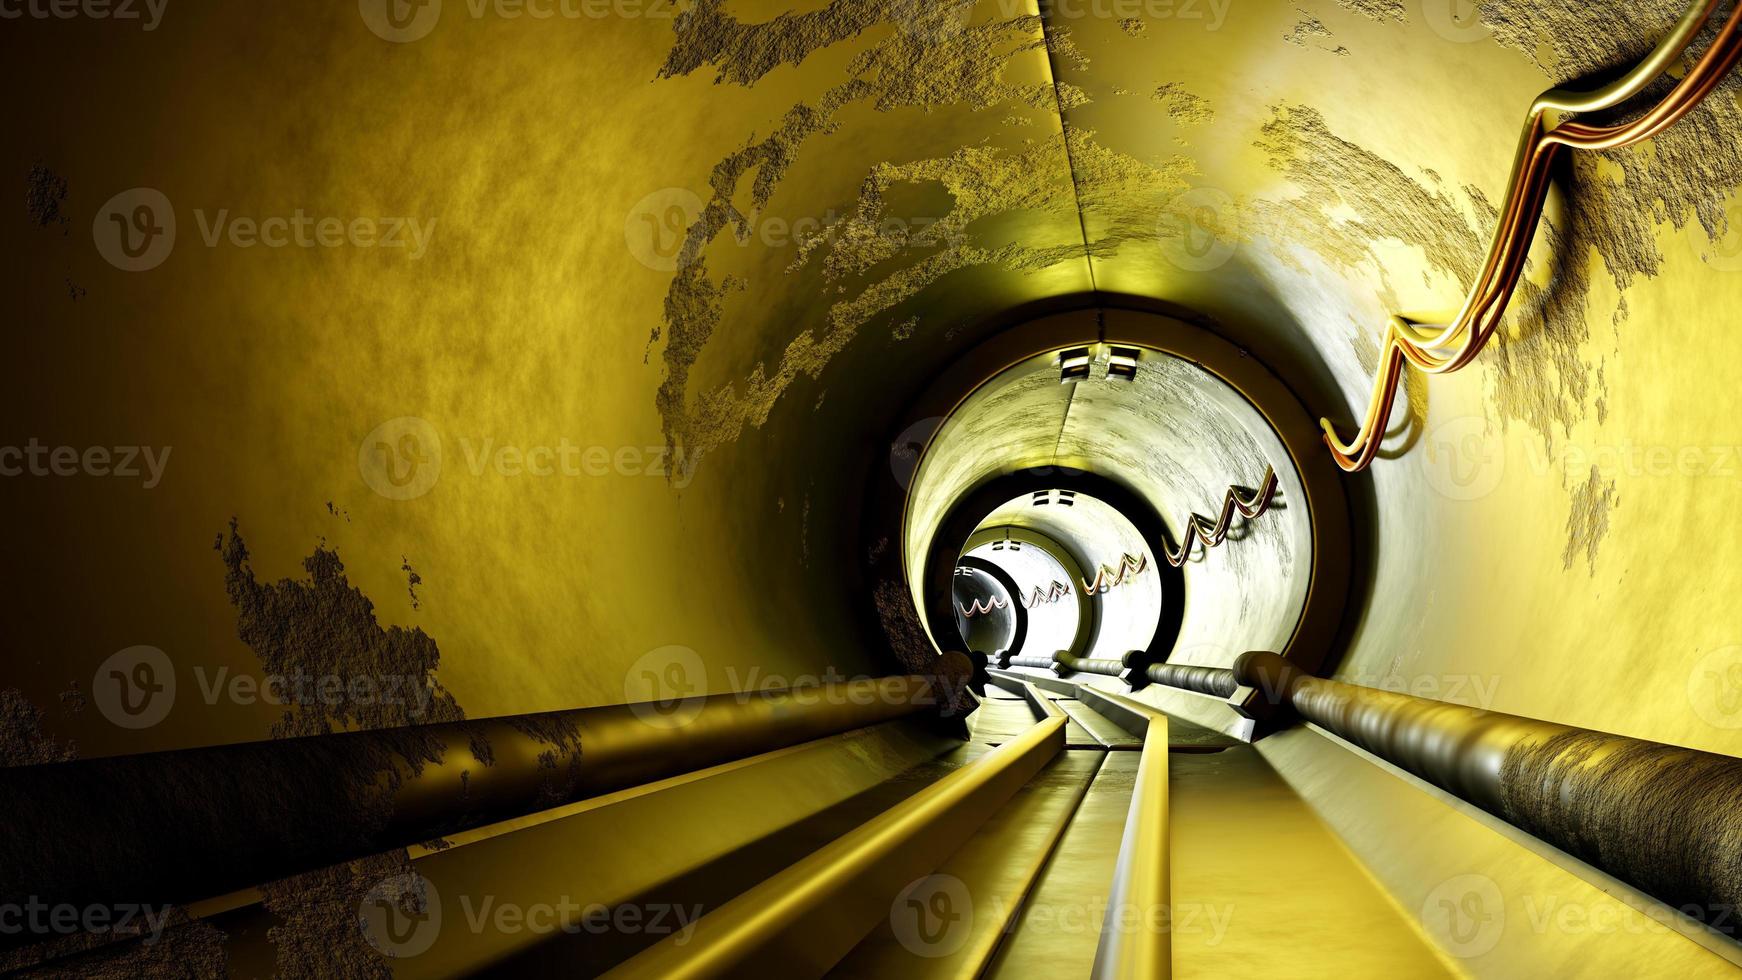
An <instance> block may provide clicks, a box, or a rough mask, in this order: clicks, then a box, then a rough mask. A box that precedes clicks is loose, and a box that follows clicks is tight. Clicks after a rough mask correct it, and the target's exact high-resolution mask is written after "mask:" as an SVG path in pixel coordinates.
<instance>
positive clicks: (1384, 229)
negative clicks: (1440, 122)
mask: <svg viewBox="0 0 1742 980" xmlns="http://www.w3.org/2000/svg"><path fill="white" fill-rule="evenodd" d="M1273 112H1274V117H1273V118H1272V120H1271V121H1270V122H1269V123H1267V124H1266V125H1265V126H1264V128H1263V130H1262V132H1261V136H1260V138H1259V140H1258V142H1257V145H1258V146H1259V147H1260V148H1261V149H1263V150H1265V151H1266V152H1268V153H1269V154H1270V157H1271V164H1272V166H1274V167H1275V168H1276V169H1277V170H1278V171H1280V172H1281V173H1283V174H1284V175H1286V176H1287V177H1288V178H1289V179H1290V180H1292V181H1293V182H1294V183H1295V184H1297V185H1299V186H1300V187H1301V188H1302V189H1303V190H1305V191H1306V194H1305V195H1304V196H1302V197H1300V198H1296V199H1293V200H1290V201H1284V202H1272V201H1256V202H1253V204H1252V206H1251V208H1252V212H1253V213H1252V215H1251V217H1250V219H1249V225H1250V227H1251V228H1252V229H1253V230H1254V232H1255V233H1258V234H1263V235H1266V236H1267V237H1269V238H1271V239H1272V240H1274V241H1279V242H1295V243H1300V244H1303V245H1306V246H1307V247H1309V248H1311V249H1313V250H1314V251H1316V252H1318V253H1319V254H1320V255H1321V256H1323V257H1324V258H1325V259H1326V260H1327V261H1329V262H1331V263H1332V264H1333V265H1336V266H1338V267H1340V268H1342V269H1344V270H1348V271H1352V272H1353V271H1360V270H1365V271H1366V272H1367V273H1368V274H1370V275H1372V276H1373V277H1374V278H1375V279H1376V280H1377V283H1378V290H1377V292H1378V296H1379V298H1380V300H1381V302H1382V303H1384V305H1385V306H1386V307H1387V308H1390V309H1396V308H1397V306H1398V302H1397V298H1396V291H1395V287H1394V286H1393V284H1392V283H1391V281H1390V277H1389V272H1388V271H1387V269H1386V266H1385V264H1384V263H1382V262H1380V261H1379V259H1378V258H1377V254H1376V252H1375V246H1376V245H1378V244H1379V243H1382V242H1385V241H1387V240H1394V241H1399V242H1402V243H1404V244H1407V245H1413V246H1415V247H1417V248H1420V249H1421V250H1422V252H1423V254H1424V256H1425V258H1426V259H1427V262H1428V265H1429V266H1430V267H1431V268H1433V269H1435V270H1438V271H1439V272H1441V273H1443V274H1444V275H1446V276H1448V277H1450V278H1451V279H1452V280H1453V281H1454V282H1456V283H1457V284H1458V288H1459V290H1460V291H1462V290H1466V289H1468V287H1469V285H1470V283H1471V282H1472V280H1473V279H1474V276H1475V273H1476V272H1477V271H1478V270H1479V269H1480V268H1481V264H1482V259H1483V256H1484V255H1485V254H1486V249H1487V244H1486V238H1485V237H1484V236H1486V235H1487V234H1488V233H1489V232H1491V231H1492V225H1493V223H1494V221H1496V220H1497V219H1498V214H1497V212H1496V211H1495V210H1494V207H1493V205H1492V204H1491V202H1490V201H1489V200H1488V198H1487V196H1486V195H1485V194H1483V193H1482V192H1481V191H1480V189H1478V188H1474V187H1465V188H1462V189H1461V190H1462V191H1463V193H1464V195H1465V196H1466V197H1467V198H1468V206H1467V207H1466V206H1465V205H1464V204H1462V203H1461V202H1460V201H1459V199H1458V198H1457V197H1455V196H1454V195H1453V194H1452V193H1450V192H1449V191H1448V190H1445V189H1441V188H1440V187H1438V186H1430V184H1428V183H1424V182H1422V181H1419V180H1417V179H1415V178H1413V177H1411V176H1410V175H1409V174H1407V173H1405V172H1404V171H1403V169H1402V168H1400V167H1398V166H1397V165H1396V164H1394V163H1392V162H1390V161H1388V160H1385V159H1384V158H1382V157H1379V156H1378V155H1377V154H1374V153H1372V152H1371V151H1369V150H1367V149H1365V148H1363V147H1361V146H1358V145H1356V144H1354V143H1351V142H1348V141H1347V140H1344V139H1341V138H1340V137H1338V136H1337V135H1336V134H1334V133H1332V132H1330V130H1329V129H1328V128H1327V127H1326V125H1325V122H1324V119H1323V117H1322V116H1320V115H1319V113H1318V112H1317V111H1315V110H1312V109H1309V108H1304V107H1291V106H1279V107H1275V108H1274V109H1273ZM1431 179H1432V178H1431V177H1430V180H1431ZM1435 183H1436V184H1437V181H1436V182H1435ZM1571 193H1572V196H1573V197H1574V198H1577V197H1578V195H1579V193H1580V190H1579V189H1578V188H1574V189H1573V190H1572V192H1571ZM1338 205H1342V206H1344V207H1346V208H1347V211H1348V212H1353V213H1354V214H1355V215H1356V217H1355V218H1352V219H1351V218H1348V217H1347V216H1346V212H1342V213H1339V212H1340V209H1338V207H1337V206H1338ZM1478 227H1480V228H1481V229H1482V230H1481V231H1480V232H1478ZM1572 227H1573V229H1574V230H1573V232H1572V235H1569V233H1568V232H1566V231H1564V230H1563V229H1562V228H1560V227H1559V226H1557V225H1556V224H1555V223H1554V222H1553V221H1545V222H1544V223H1543V225H1542V229H1541V233H1540V240H1539V242H1538V245H1537V251H1536V253H1535V255H1534V258H1533V263H1534V262H1547V263H1549V266H1548V268H1549V272H1550V282H1549V283H1548V285H1547V286H1546V287H1544V286H1541V285H1538V284H1536V283H1533V282H1529V281H1525V282H1522V283H1520V285H1519V289H1518V298H1517V301H1516V302H1515V303H1514V305H1513V308H1512V310H1511V312H1510V313H1509V314H1508V319H1507V321H1506V322H1505V324H1504V325H1503V326H1502V328H1501V333H1502V336H1501V337H1500V338H1499V342H1497V343H1494V344H1491V345H1490V346H1489V348H1488V351H1489V352H1490V353H1487V354H1485V357H1486V358H1487V361H1486V363H1489V364H1491V365H1492V366H1493V369H1494V370H1493V373H1492V375H1491V378H1492V382H1493V386H1492V389H1491V391H1490V396H1489V397H1490V400H1491V402H1492V404H1493V406H1494V411H1495V415H1496V416H1497V417H1498V418H1500V419H1501V421H1502V424H1503V425H1504V423H1505V422H1506V421H1507V420H1514V421H1520V422H1523V423H1525V424H1526V425H1528V426H1529V427H1530V428H1532V429H1533V430H1535V431H1536V432H1537V434H1538V435H1539V436H1540V437H1541V439H1542V440H1543V442H1544V444H1545V446H1546V447H1547V448H1548V449H1550V450H1552V448H1553V445H1554V440H1555V438H1556V437H1557V436H1558V435H1559V434H1561V433H1564V432H1565V431H1567V430H1569V429H1571V427H1572V426H1573V425H1574V424H1575V423H1576V422H1577V421H1578V420H1579V419H1581V418H1583V417H1584V414H1585V411H1586V406H1587V405H1588V404H1589V403H1590V402H1591V400H1592V399H1593V397H1594V396H1595V397H1597V398H1600V397H1601V395H1602V391H1603V380H1602V378H1600V377H1598V378H1595V379H1594V378H1593V377H1592V374H1593V372H1592V371H1591V368H1590V366H1589V365H1587V364H1586V363H1585V360H1584V356H1583V353H1582V351H1583V348H1584V345H1585V342H1586V341H1587V339H1588V338H1589V336H1590V328H1589V326H1588V324H1587V316H1586V314H1587V312H1588V310H1587V307H1588V302H1589V300H1588V297H1589V294H1590V288H1591V284H1590V279H1589V275H1590V273H1589V269H1588V264H1587V262H1586V260H1585V256H1586V255H1587V254H1588V252H1587V251H1582V250H1577V249H1575V248H1574V247H1573V244H1572V240H1573V238H1572V236H1576V235H1577V234H1578V233H1579V228H1580V227H1581V226H1580V225H1579V222H1578V219H1576V218H1575V219H1574V222H1573V225H1572ZM1428 281H1429V284H1430V285H1431V284H1432V280H1431V278H1430V279H1429V280H1428ZM1379 329H1380V328H1379V325H1377V324H1375V325H1374V326H1373V328H1372V330H1373V332H1374V335H1375V340H1376V339H1377V335H1378V331H1379ZM1357 353H1358V355H1360V354H1362V353H1363V352H1362V351H1360V350H1358V351H1357ZM1374 354H1375V358H1374V360H1375V361H1376V354H1377V351H1376V350H1375V351H1374ZM1365 363H1367V362H1366V360H1363V364H1365ZM1425 380H1426V379H1417V378H1414V377H1411V378H1410V385H1411V386H1410V389H1409V391H1410V400H1411V404H1412V406H1415V405H1416V403H1417V402H1418V400H1424V399H1425V394H1426V385H1425V383H1424V382H1425ZM1418 392H1419V395H1418Z"/></svg>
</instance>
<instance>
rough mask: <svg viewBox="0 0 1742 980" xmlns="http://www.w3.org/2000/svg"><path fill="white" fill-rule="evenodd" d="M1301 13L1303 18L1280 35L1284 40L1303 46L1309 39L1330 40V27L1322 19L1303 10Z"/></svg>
mask: <svg viewBox="0 0 1742 980" xmlns="http://www.w3.org/2000/svg"><path fill="white" fill-rule="evenodd" d="M1301 14H1302V15H1303V17H1304V18H1305V19H1303V20H1302V21H1301V22H1300V23H1298V24H1296V25H1294V29H1293V30H1291V31H1289V32H1288V33H1287V34H1284V35H1283V36H1282V39H1283V40H1284V41H1287V42H1288V43H1290V44H1293V45H1297V46H1299V47H1303V48H1304V47H1306V46H1307V42H1308V41H1311V40H1326V41H1328V40H1330V38H1331V37H1332V35H1331V29H1330V28H1328V27H1326V26H1325V23H1324V21H1322V20H1319V19H1318V18H1317V17H1314V16H1313V15H1312V14H1309V13H1307V12H1306V11H1304V10H1302V11H1301Z"/></svg>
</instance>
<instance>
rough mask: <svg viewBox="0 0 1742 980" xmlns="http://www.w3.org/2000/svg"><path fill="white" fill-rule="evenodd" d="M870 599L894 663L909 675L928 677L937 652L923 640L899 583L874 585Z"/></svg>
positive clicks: (910, 599) (916, 616)
mask: <svg viewBox="0 0 1742 980" xmlns="http://www.w3.org/2000/svg"><path fill="white" fill-rule="evenodd" d="M872 598H873V601H874V602H875V603H876V604H877V618H878V620H879V621H881V622H882V624H883V633H884V635H885V636H887V637H888V638H889V648H890V652H891V653H893V654H894V655H895V660H896V662H897V663H899V664H901V666H902V668H903V669H904V670H906V671H907V672H908V673H909V674H930V673H931V672H932V671H933V670H934V669H936V667H937V658H938V655H937V650H936V648H934V647H933V646H932V642H931V638H930V637H928V636H926V633H925V627H924V626H923V625H921V623H920V621H919V612H918V611H917V610H915V609H914V608H913V597H912V596H911V595H909V594H908V591H907V589H906V588H905V587H903V586H902V585H901V584H900V583H899V582H893V581H888V580H885V581H882V582H879V583H877V589H876V591H875V592H874V593H873V596H872Z"/></svg>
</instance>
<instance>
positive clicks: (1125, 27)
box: [1119, 17, 1149, 37]
mask: <svg viewBox="0 0 1742 980" xmlns="http://www.w3.org/2000/svg"><path fill="white" fill-rule="evenodd" d="M1119 29H1120V30H1122V31H1124V32H1125V33H1127V34H1129V35H1131V36H1132V37H1142V36H1143V35H1145V34H1148V33H1149V22H1148V21H1146V20H1144V19H1143V18H1141V17H1126V18H1124V19H1122V20H1120V21H1119Z"/></svg>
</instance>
